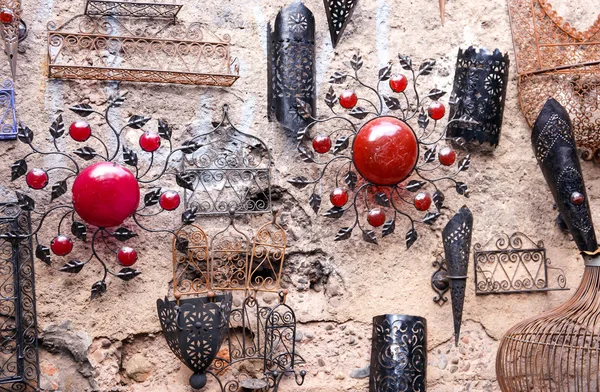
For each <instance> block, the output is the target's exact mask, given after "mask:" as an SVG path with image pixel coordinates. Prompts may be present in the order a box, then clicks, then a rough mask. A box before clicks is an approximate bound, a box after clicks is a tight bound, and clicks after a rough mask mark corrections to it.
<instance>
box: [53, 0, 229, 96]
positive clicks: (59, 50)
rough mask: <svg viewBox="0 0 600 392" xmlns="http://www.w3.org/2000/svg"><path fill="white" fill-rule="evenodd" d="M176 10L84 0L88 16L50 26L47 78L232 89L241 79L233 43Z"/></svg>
mask: <svg viewBox="0 0 600 392" xmlns="http://www.w3.org/2000/svg"><path fill="white" fill-rule="evenodd" d="M180 8H181V6H180V5H179V4H176V3H168V2H165V3H163V2H153V3H151V4H150V5H148V4H146V3H141V2H136V1H94V0H86V8H85V11H86V14H83V15H78V16H75V17H73V18H71V19H69V20H68V21H67V22H65V23H63V24H62V25H58V24H56V23H54V22H50V23H48V77H50V78H61V79H94V80H116V81H131V82H151V83H178V84H191V85H204V86H222V87H229V86H231V85H232V84H233V83H235V81H236V80H237V79H238V78H239V65H238V64H236V62H237V60H236V59H232V58H231V54H230V49H231V45H230V40H231V38H230V37H229V36H227V35H225V36H223V37H219V36H217V35H216V34H214V33H212V32H211V31H210V30H209V29H208V28H206V27H205V26H204V25H202V24H200V23H193V24H190V25H185V24H183V23H182V22H180V21H178V20H177V19H176V16H177V13H178V12H179V9H180ZM140 25H142V26H143V28H140ZM140 32H142V33H140Z"/></svg>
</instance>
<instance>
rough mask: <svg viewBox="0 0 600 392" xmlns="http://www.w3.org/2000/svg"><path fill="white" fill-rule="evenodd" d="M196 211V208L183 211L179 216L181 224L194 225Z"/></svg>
mask: <svg viewBox="0 0 600 392" xmlns="http://www.w3.org/2000/svg"><path fill="white" fill-rule="evenodd" d="M197 211H198V210H197V209H196V207H193V208H189V209H187V210H185V211H184V212H183V214H181V222H183V224H184V225H191V224H192V223H194V222H195V221H196V217H197V216H198V214H197V213H196V212H197Z"/></svg>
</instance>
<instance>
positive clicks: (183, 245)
mask: <svg viewBox="0 0 600 392" xmlns="http://www.w3.org/2000/svg"><path fill="white" fill-rule="evenodd" d="M189 244H190V242H189V241H188V239H187V238H184V237H177V238H176V239H175V249H177V250H178V251H179V252H181V253H187V251H188V247H189Z"/></svg>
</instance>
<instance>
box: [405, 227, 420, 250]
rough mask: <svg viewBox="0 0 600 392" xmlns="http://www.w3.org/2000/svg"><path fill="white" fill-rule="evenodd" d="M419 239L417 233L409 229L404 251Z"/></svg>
mask: <svg viewBox="0 0 600 392" xmlns="http://www.w3.org/2000/svg"><path fill="white" fill-rule="evenodd" d="M417 238H419V235H418V234H417V231H416V230H415V229H410V230H409V231H407V232H406V249H409V248H410V247H411V246H412V244H414V243H415V241H416V240H417Z"/></svg>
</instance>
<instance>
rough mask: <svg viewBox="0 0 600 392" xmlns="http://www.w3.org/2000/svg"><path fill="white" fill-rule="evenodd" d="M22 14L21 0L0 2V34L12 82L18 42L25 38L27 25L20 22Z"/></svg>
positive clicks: (15, 73) (15, 74)
mask: <svg viewBox="0 0 600 392" xmlns="http://www.w3.org/2000/svg"><path fill="white" fill-rule="evenodd" d="M22 12H23V9H22V8H21V0H0V34H1V35H2V39H3V40H4V52H5V53H6V55H7V56H8V61H9V63H10V72H11V74H12V78H13V80H15V79H16V76H17V55H18V53H19V42H21V41H23V40H24V39H25V38H27V25H26V24H25V22H24V21H23V20H21V14H22Z"/></svg>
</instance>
